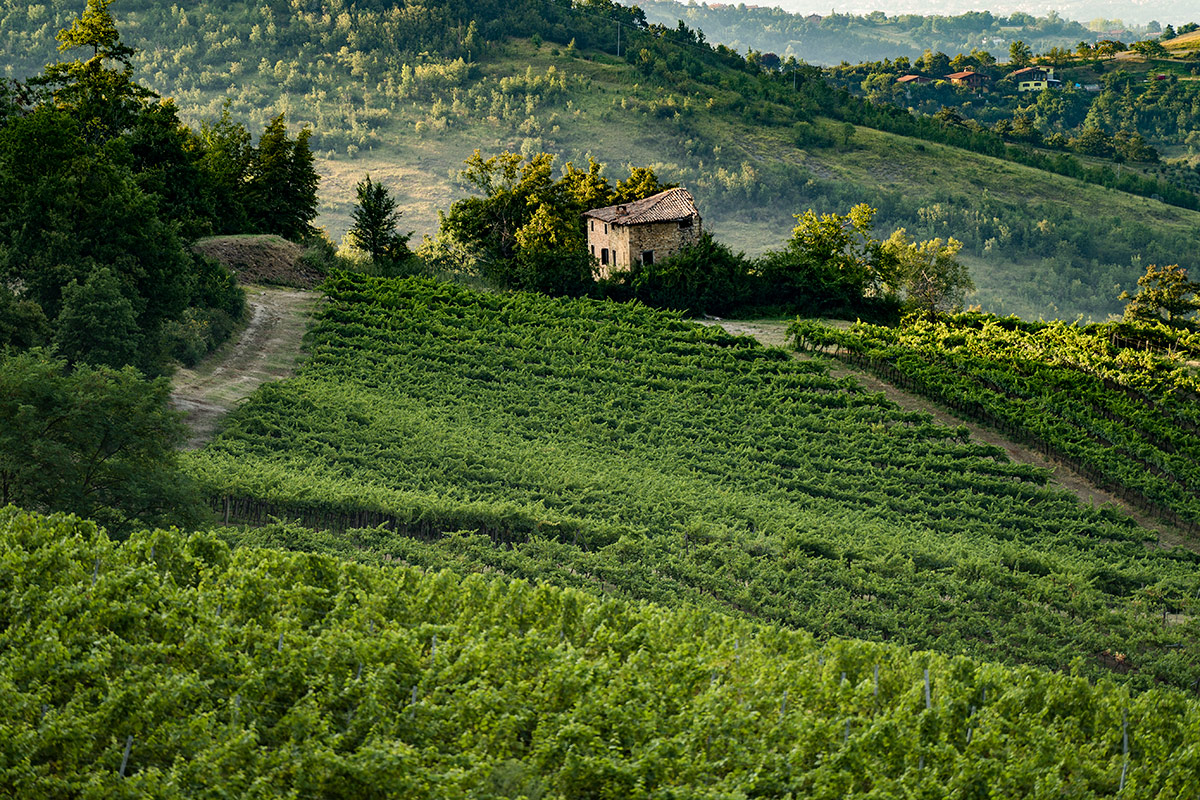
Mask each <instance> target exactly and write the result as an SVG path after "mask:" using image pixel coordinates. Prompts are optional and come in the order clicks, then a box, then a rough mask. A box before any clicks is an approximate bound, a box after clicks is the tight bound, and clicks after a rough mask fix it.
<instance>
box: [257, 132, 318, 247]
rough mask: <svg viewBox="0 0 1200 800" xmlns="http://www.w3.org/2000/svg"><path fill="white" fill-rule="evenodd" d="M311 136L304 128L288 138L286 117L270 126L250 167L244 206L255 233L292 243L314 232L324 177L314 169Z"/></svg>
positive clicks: (263, 135)
mask: <svg viewBox="0 0 1200 800" xmlns="http://www.w3.org/2000/svg"><path fill="white" fill-rule="evenodd" d="M311 135H312V132H311V131H309V130H308V129H307V128H305V129H304V130H302V131H300V133H299V134H297V136H296V139H295V141H292V140H291V139H289V138H288V135H287V123H286V122H285V120H284V115H283V114H280V115H278V116H277V117H275V118H274V119H272V120H271V121H270V122H269V123H267V127H266V130H264V131H263V134H262V136H261V137H260V138H259V140H258V146H257V147H255V148H254V150H253V151H252V153H251V156H250V163H249V165H248V167H247V180H246V199H245V206H246V210H247V216H248V217H249V222H250V224H251V226H252V227H253V228H254V230H256V231H258V232H260V233H274V234H278V235H279V236H282V237H283V238H285V239H291V240H293V241H301V240H303V239H305V238H306V237H308V236H309V235H310V234H312V233H314V232H315V229H314V228H313V227H312V220H313V219H314V218H315V217H316V216H317V187H318V186H319V184H320V181H321V178H320V176H319V175H317V172H316V170H315V169H314V168H313V156H312V151H311V150H310V149H309V146H308V140H309V138H310V136H311Z"/></svg>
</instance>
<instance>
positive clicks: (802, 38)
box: [638, 0, 1136, 65]
mask: <svg viewBox="0 0 1200 800" xmlns="http://www.w3.org/2000/svg"><path fill="white" fill-rule="evenodd" d="M638 5H639V6H640V7H641V8H642V9H644V10H645V12H646V18H647V19H648V20H650V21H651V22H657V23H662V24H664V25H667V26H674V25H675V24H676V22H677V21H678V20H683V21H684V22H685V23H687V25H688V27H691V28H696V29H698V30H701V31H703V32H704V35H705V37H706V38H707V39H708V40H709V41H710V42H713V43H714V44H717V43H719V44H724V45H727V46H728V47H732V48H734V49H736V50H738V51H740V52H743V53H744V52H746V51H748V50H758V51H762V52H772V53H775V54H776V55H778V56H779V57H780V58H786V57H788V56H795V57H796V58H798V59H801V60H803V61H807V62H808V63H810V64H826V65H832V64H840V63H841V62H843V61H848V62H850V63H857V62H860V61H877V60H882V59H884V58H893V59H894V58H901V57H903V58H916V57H918V56H920V55H921V54H922V53H923V52H925V51H926V50H933V51H935V52H936V51H939V50H940V51H942V52H946V53H958V52H962V53H968V52H970V51H971V50H974V49H980V50H990V51H992V53H993V54H995V55H996V56H998V57H999V56H1001V55H1003V54H1005V53H1007V51H1008V46H1009V44H1010V43H1012V42H1013V41H1016V40H1017V39H1020V40H1021V41H1024V42H1025V43H1026V44H1027V45H1029V46H1031V47H1033V48H1034V49H1035V50H1038V51H1042V50H1049V49H1050V48H1051V47H1066V48H1073V47H1074V46H1075V45H1076V44H1077V43H1079V42H1080V41H1085V42H1095V41H1097V40H1098V39H1100V38H1103V36H1107V32H1104V33H1103V34H1101V33H1100V32H1097V31H1093V30H1090V29H1088V28H1087V27H1085V26H1084V25H1082V24H1080V23H1079V22H1074V21H1071V20H1066V19H1063V18H1061V17H1059V16H1058V15H1057V14H1056V13H1053V12H1052V13H1051V14H1050V15H1049V16H1046V17H1040V18H1035V17H1032V16H1030V15H1029V14H1026V13H1023V12H1016V13H1013V14H1012V15H1011V16H1006V15H1005V14H997V13H992V12H989V11H983V12H979V11H974V10H972V11H967V12H966V13H961V14H960V15H958V16H935V15H929V16H922V15H923V14H929V9H928V8H927V7H926V8H922V9H921V10H920V11H919V12H916V13H905V14H902V15H897V14H895V12H892V16H886V15H884V14H883V13H881V12H878V11H875V12H874V13H862V14H861V15H859V16H856V15H855V14H856V13H860V12H849V13H847V11H846V9H845V8H844V7H841V6H839V9H840V10H841V13H832V14H831V13H830V11H829V6H828V5H827V4H826V5H824V6H822V7H821V8H819V9H815V10H813V11H811V12H804V13H792V12H789V11H785V10H784V9H782V8H779V7H774V8H768V7H765V6H757V7H750V6H743V5H739V4H720V3H711V4H710V3H703V4H696V3H681V2H676V0H645V2H639V3H638ZM872 8H874V6H873V7H872ZM1126 37H1127V38H1129V39H1131V40H1132V39H1133V38H1136V37H1135V36H1134V35H1133V34H1132V33H1128V32H1127V33H1126Z"/></svg>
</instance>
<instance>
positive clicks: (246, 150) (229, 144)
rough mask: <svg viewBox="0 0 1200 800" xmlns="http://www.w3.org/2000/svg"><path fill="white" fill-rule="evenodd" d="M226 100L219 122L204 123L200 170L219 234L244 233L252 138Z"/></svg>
mask: <svg viewBox="0 0 1200 800" xmlns="http://www.w3.org/2000/svg"><path fill="white" fill-rule="evenodd" d="M229 109H230V100H229V99H228V98H226V100H225V103H224V105H223V106H222V107H221V116H220V117H218V118H217V120H216V122H212V123H210V122H207V121H206V122H203V123H201V125H200V133H199V135H198V138H199V144H200V149H201V156H200V159H199V162H198V167H199V169H200V171H201V173H202V174H203V175H204V177H205V186H206V189H207V191H208V193H209V195H210V199H211V208H212V209H213V229H214V232H216V233H227V234H228V233H241V232H243V231H246V230H248V229H249V228H250V222H249V217H248V215H247V211H246V207H245V203H244V197H243V195H244V192H245V187H246V183H247V181H248V179H249V174H250V163H251V161H252V160H253V158H254V146H253V143H252V140H253V137H252V136H251V135H250V131H248V130H246V127H245V126H244V125H242V124H241V123H240V122H235V121H234V119H233V115H232V114H231V113H230V110H229Z"/></svg>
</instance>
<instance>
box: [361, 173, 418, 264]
mask: <svg viewBox="0 0 1200 800" xmlns="http://www.w3.org/2000/svg"><path fill="white" fill-rule="evenodd" d="M354 190H355V193H356V194H357V196H358V205H357V206H355V208H354V211H353V213H352V215H351V216H352V218H353V220H354V224H352V225H351V226H350V230H349V231H347V232H346V238H347V239H348V240H349V241H350V242H351V244H353V245H354V246H355V247H357V248H358V249H359V250H361V251H363V252H364V253H366V254H367V255H368V256H370V257H371V261H372V263H374V264H375V265H376V266H378V267H380V268H383V269H387V268H389V267H391V266H394V265H396V264H398V263H400V262H402V261H404V260H406V259H407V258H409V257H410V256H411V255H412V253H411V251H409V249H408V240H409V238H410V237H411V236H412V234H411V233H409V234H406V235H403V236H402V235H400V234H399V233H397V232H396V226H397V225H398V224H400V216H401V215H402V213H403V212H401V211H398V210H396V200H395V198H393V197H392V195H391V192H389V191H388V188H387V187H386V186H384V185H383V184H382V183H375V182H374V181H372V180H371V176H370V175H369V174H368V175H367V176H366V177H365V178H364V179H363V180H362V181H359V183H358V185H357V186H355V187H354Z"/></svg>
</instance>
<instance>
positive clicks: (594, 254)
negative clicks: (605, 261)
mask: <svg viewBox="0 0 1200 800" xmlns="http://www.w3.org/2000/svg"><path fill="white" fill-rule="evenodd" d="M595 257H596V245H592V258H595Z"/></svg>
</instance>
